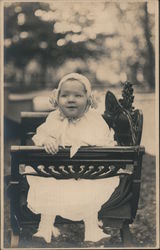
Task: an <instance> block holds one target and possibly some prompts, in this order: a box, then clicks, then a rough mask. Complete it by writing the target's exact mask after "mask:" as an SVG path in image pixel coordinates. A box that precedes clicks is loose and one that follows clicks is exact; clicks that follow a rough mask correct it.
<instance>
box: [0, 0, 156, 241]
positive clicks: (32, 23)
mask: <svg viewBox="0 0 160 250" xmlns="http://www.w3.org/2000/svg"><path fill="white" fill-rule="evenodd" d="M66 2H67V4H66ZM155 8H156V1H154V0H151V1H150V0H149V1H146V2H140V1H139V2H138V1H125V0H124V1H120V2H111V1H110V2H109V1H106V2H105V1H104V2H101V1H99V2H98V1H94V3H93V1H86V2H85V1H52V2H47V1H43V2H5V3H4V95H5V96H4V101H5V103H4V114H5V124H4V125H5V126H4V127H5V138H6V145H7V147H6V149H5V154H6V164H7V165H8V168H6V170H5V171H6V174H7V173H9V172H10V170H9V164H10V163H9V145H11V144H13V143H19V141H17V138H18V136H19V131H20V126H19V124H20V112H21V111H34V110H37V111H40V110H42V111H43V110H47V109H50V108H51V107H50V106H49V102H48V97H49V95H50V91H51V90H52V89H53V88H55V87H57V85H58V82H59V80H60V79H61V77H62V76H64V75H65V74H67V73H71V72H78V73H82V74H84V75H85V76H86V77H88V79H89V80H90V82H91V84H92V88H93V89H94V92H95V94H96V95H97V100H98V104H99V105H98V111H99V112H101V113H103V111H104V96H105V92H106V90H111V91H112V92H113V93H115V95H116V97H117V98H119V97H121V90H122V85H121V82H125V81H126V80H128V81H130V82H131V83H133V86H134V93H135V102H134V106H135V108H139V109H142V111H143V114H144V126H143V135H142V144H143V145H144V146H145V148H146V152H147V155H146V156H145V157H146V158H145V163H147V164H148V165H145V171H144V173H143V175H144V176H142V178H144V181H143V186H142V190H143V196H141V198H140V206H141V208H142V212H141V211H140V212H139V218H138V221H137V224H135V226H133V228H132V231H133V232H134V233H135V235H136V236H135V237H137V239H138V242H139V244H141V245H142V246H150V245H151V246H153V244H155V237H156V236H155V227H156V224H155V154H156V142H155V141H156V134H155V133H156V132H155V131H156V129H155V34H156V30H155ZM36 96H40V97H41V98H40V99H39V100H41V101H40V102H38V101H37V102H34V101H35V97H36ZM37 100H38V99H37ZM148 177H150V180H149V183H150V184H149V185H151V186H150V194H148V186H147V183H148ZM146 187H147V188H146ZM145 192H147V193H145ZM144 197H145V198H144ZM148 202H149V203H150V205H149V207H148V208H147V204H148ZM144 208H145V209H148V210H146V211H144ZM145 216H146V217H145ZM6 220H7V219H6ZM139 222H140V223H141V225H143V226H142V228H141V227H140V224H139ZM8 224H9V222H7V225H8ZM6 230H8V226H7V229H6ZM151 231H152V232H153V234H152V235H150V234H149V232H151ZM6 232H7V231H6ZM144 232H145V233H144ZM6 241H7V240H6ZM6 244H7V243H6Z"/></svg>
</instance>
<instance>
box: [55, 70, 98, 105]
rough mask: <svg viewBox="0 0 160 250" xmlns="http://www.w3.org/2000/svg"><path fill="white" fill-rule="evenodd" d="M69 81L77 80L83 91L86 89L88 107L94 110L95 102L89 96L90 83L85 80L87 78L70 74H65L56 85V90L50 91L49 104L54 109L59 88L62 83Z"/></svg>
mask: <svg viewBox="0 0 160 250" xmlns="http://www.w3.org/2000/svg"><path fill="white" fill-rule="evenodd" d="M69 79H74V80H78V81H79V82H81V83H82V84H83V85H84V87H85V89H86V93H87V97H88V99H89V100H90V105H91V107H92V108H96V106H97V105H96V102H95V100H94V97H93V96H92V95H91V83H90V81H89V80H88V79H87V77H85V76H83V75H81V74H78V73H70V74H67V75H65V76H64V77H63V78H62V79H61V80H60V82H59V84H58V88H57V89H54V90H53V91H52V95H51V97H50V102H51V104H52V105H53V106H54V107H55V108H56V106H57V103H58V94H59V91H60V89H61V86H62V84H63V83H64V82H66V81H67V80H69Z"/></svg>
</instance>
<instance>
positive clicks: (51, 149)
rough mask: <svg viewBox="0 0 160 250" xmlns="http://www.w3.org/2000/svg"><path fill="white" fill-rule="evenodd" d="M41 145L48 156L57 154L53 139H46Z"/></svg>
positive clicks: (55, 142) (56, 145) (56, 146)
mask: <svg viewBox="0 0 160 250" xmlns="http://www.w3.org/2000/svg"><path fill="white" fill-rule="evenodd" d="M43 144H44V149H45V151H46V152H47V153H48V154H56V153H57V152H58V143H57V140H56V139H55V138H54V137H47V138H46V140H45V141H44V143H43Z"/></svg>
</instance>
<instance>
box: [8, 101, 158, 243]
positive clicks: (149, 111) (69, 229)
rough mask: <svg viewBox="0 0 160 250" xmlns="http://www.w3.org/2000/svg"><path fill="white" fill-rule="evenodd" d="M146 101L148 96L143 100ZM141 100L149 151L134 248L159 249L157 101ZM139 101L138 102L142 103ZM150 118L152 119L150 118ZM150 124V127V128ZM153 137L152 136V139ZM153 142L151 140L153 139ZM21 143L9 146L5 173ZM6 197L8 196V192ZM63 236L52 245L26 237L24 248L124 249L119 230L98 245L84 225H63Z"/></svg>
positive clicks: (142, 184)
mask: <svg viewBox="0 0 160 250" xmlns="http://www.w3.org/2000/svg"><path fill="white" fill-rule="evenodd" d="M143 98H144V97H143ZM144 99H145V100H143V101H141V100H138V101H139V104H141V106H142V108H143V112H144V115H145V120H144V122H145V123H144V128H145V129H144V134H143V138H142V142H143V145H144V146H145V148H146V154H145V155H144V158H143V165H142V182H141V192H140V199H139V208H138V211H137V215H136V218H135V220H134V223H133V224H132V225H131V226H130V229H131V233H132V235H133V247H146V248H147V247H155V244H156V167H155V165H156V157H155V150H154V141H155V138H154V131H153V130H154V129H153V128H154V123H155V121H154V117H155V116H154V112H153V111H154V101H153V98H151V100H150V101H149V99H148V101H147V98H144ZM138 101H137V102H138ZM147 117H148V118H147ZM148 124H149V126H148ZM148 135H149V136H148ZM149 139H150V140H149ZM13 144H14V145H15V144H17V141H16V140H15V139H13V140H9V141H8V142H7V143H6V145H5V159H4V166H5V168H4V174H5V175H8V174H10V156H9V149H10V145H13ZM5 194H6V193H5ZM4 214H5V216H4V225H5V226H4V244H5V247H6V248H7V247H9V246H10V245H9V244H10V219H9V214H10V213H9V199H8V198H7V196H5V203H4ZM61 230H62V236H60V237H59V238H58V239H57V240H55V239H53V240H52V243H51V244H48V245H46V244H44V242H42V241H40V240H39V241H38V240H36V241H35V240H33V241H32V240H31V239H28V238H25V237H24V238H23V240H22V241H21V242H20V248H21V247H27V248H31V247H32V248H33V247H46V248H49V247H51V248H64V247H66V248H81V247H82V248H84V247H85V248H87V247H92V248H93V247H97V248H101V247H106V248H107V247H121V242H120V235H119V232H118V230H111V229H108V231H107V233H111V239H110V240H105V239H104V240H102V241H101V242H98V243H96V244H95V243H87V242H86V243H83V242H82V238H83V233H84V227H83V224H81V225H63V226H61Z"/></svg>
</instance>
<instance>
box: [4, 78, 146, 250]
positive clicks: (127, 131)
mask: <svg viewBox="0 0 160 250" xmlns="http://www.w3.org/2000/svg"><path fill="white" fill-rule="evenodd" d="M122 97H123V98H122V99H120V100H119V101H117V99H116V98H115V96H114V95H113V93H112V92H110V91H108V92H107V94H106V102H105V106H106V107H105V112H104V114H103V118H104V119H105V121H106V122H107V124H108V125H109V126H110V127H112V128H113V129H114V131H115V139H116V140H117V143H118V146H116V147H112V148H104V147H81V148H80V149H79V151H78V152H77V153H76V155H75V156H74V157H73V158H70V157H69V148H65V149H62V148H60V150H59V152H58V153H57V154H56V155H50V154H47V153H46V152H45V150H44V148H43V147H36V146H32V145H31V146H29V145H28V139H29V137H30V136H32V135H33V134H34V133H35V130H36V127H37V126H38V125H40V124H41V123H43V122H44V121H45V119H46V117H47V115H48V112H43V113H41V112H38V113H37V112H31V113H26V112H25V113H24V112H23V113H22V114H21V119H22V128H23V131H24V133H23V136H22V141H21V142H22V144H23V145H21V146H11V181H10V188H9V195H10V202H11V203H10V204H11V226H12V237H11V246H12V247H15V246H17V245H18V242H19V236H20V235H21V234H22V232H23V230H25V228H30V230H31V232H32V233H33V231H34V232H35V230H36V227H37V226H38V223H39V220H40V216H39V215H35V214H33V213H32V212H31V211H30V210H29V209H28V208H27V192H28V188H29V187H28V184H27V181H26V173H25V171H24V169H25V165H30V166H32V167H33V168H34V170H35V171H36V173H34V175H37V176H43V177H46V178H48V177H53V178H56V179H69V178H74V179H76V180H78V179H79V178H83V179H101V178H110V177H112V176H116V175H119V176H120V186H119V188H117V189H116V190H115V192H114V193H113V194H112V196H111V197H110V199H109V201H108V202H106V203H105V204H103V205H102V207H101V210H100V211H99V213H98V217H99V219H101V220H102V221H103V231H104V232H105V231H106V227H113V228H117V229H120V233H121V238H122V242H123V244H124V245H125V246H130V245H131V244H132V243H131V235H130V230H129V224H131V223H133V221H134V218H135V216H136V212H137V208H138V200H139V194H140V183H141V168H142V158H143V154H144V152H145V149H144V147H141V146H140V140H141V135H142V124H143V114H142V112H141V111H140V110H134V108H133V106H132V103H133V88H132V85H131V84H130V83H128V82H126V83H125V84H124V88H123V92H122ZM63 222H67V223H71V221H69V220H66V219H65V218H59V217H57V223H63ZM81 222H82V221H81Z"/></svg>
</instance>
